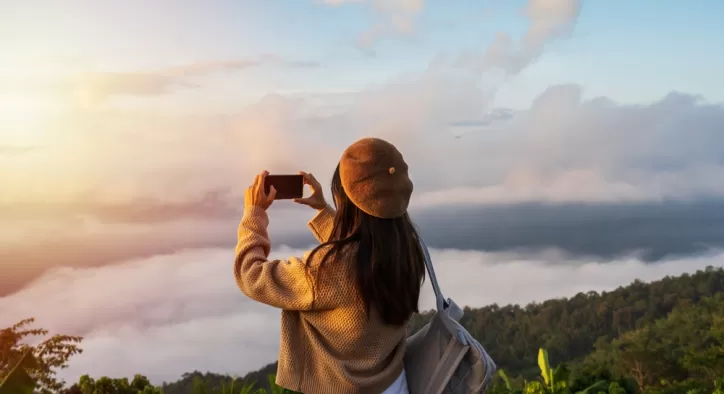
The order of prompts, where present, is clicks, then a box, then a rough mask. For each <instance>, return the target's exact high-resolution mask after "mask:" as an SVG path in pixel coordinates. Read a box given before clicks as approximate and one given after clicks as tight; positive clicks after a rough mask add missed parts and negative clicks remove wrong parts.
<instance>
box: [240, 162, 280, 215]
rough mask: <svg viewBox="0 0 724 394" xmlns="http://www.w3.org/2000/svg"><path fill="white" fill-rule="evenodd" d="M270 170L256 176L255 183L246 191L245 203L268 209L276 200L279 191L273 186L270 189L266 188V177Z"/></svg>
mask: <svg viewBox="0 0 724 394" xmlns="http://www.w3.org/2000/svg"><path fill="white" fill-rule="evenodd" d="M267 175H269V171H264V172H262V173H261V174H258V175H257V176H256V177H255V178H254V183H253V184H252V185H251V186H250V187H249V188H247V189H246V191H245V192H244V205H245V206H256V207H260V208H262V209H264V210H266V209H268V208H269V207H270V206H271V205H272V203H273V202H274V198H275V197H276V194H277V191H276V188H274V186H271V187H270V188H269V189H268V191H267V190H265V189H266V188H265V184H266V178H267Z"/></svg>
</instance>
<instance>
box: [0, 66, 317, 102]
mask: <svg viewBox="0 0 724 394" xmlns="http://www.w3.org/2000/svg"><path fill="white" fill-rule="evenodd" d="M262 66H265V67H284V68H293V69H304V68H314V67H319V66H320V64H319V63H318V62H314V61H298V60H290V59H286V58H284V57H281V56H278V55H273V54H266V55H261V56H259V57H256V58H250V59H241V60H228V61H208V62H198V63H190V64H184V65H180V66H173V67H167V68H161V69H157V70H152V71H94V72H80V73H74V74H63V75H56V76H45V77H37V76H25V77H22V78H4V79H0V92H3V93H8V92H18V93H22V94H28V93H31V92H36V93H46V94H47V93H49V94H62V95H71V96H74V97H75V98H76V99H77V100H80V101H81V102H83V103H86V104H91V103H95V104H97V103H101V102H104V101H105V100H107V99H108V98H111V97H115V96H138V97H145V96H160V95H165V94H168V93H171V92H173V91H175V90H177V89H183V88H187V89H189V88H197V87H199V85H198V83H195V82H193V78H195V77H203V76H208V75H212V74H218V73H231V72H239V71H242V70H246V69H250V68H255V67H262Z"/></svg>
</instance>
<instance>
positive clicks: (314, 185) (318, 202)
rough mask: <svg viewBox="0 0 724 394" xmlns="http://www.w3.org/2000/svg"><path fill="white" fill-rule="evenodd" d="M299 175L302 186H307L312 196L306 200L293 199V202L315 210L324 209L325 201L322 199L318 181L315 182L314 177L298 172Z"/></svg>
mask: <svg viewBox="0 0 724 394" xmlns="http://www.w3.org/2000/svg"><path fill="white" fill-rule="evenodd" d="M299 175H301V176H302V178H304V184H306V185H309V187H310V188H311V189H312V195H311V196H309V197H306V198H295V199H294V200H293V201H294V202H296V203H298V204H302V205H307V206H310V207H312V208H314V209H316V210H320V209H323V208H324V207H326V206H327V201H326V200H325V199H324V192H322V185H320V184H319V181H317V179H316V178H315V177H314V175H312V174H307V173H306V172H304V171H299Z"/></svg>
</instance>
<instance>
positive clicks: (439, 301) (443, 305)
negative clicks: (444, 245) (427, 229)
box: [417, 230, 450, 312]
mask: <svg viewBox="0 0 724 394" xmlns="http://www.w3.org/2000/svg"><path fill="white" fill-rule="evenodd" d="M417 234H418V240H419V241H420V247H421V248H422V252H423V253H424V254H425V268H426V269H427V276H429V277H430V283H432V290H433V291H434V292H435V304H436V306H437V310H438V312H442V311H444V310H445V309H447V308H448V306H450V304H449V303H448V302H447V301H446V300H445V297H443V295H442V291H441V290H440V284H439V283H437V276H435V268H434V267H433V266H432V259H431V258H430V251H428V250H427V245H425V241H423V240H422V236H420V230H417Z"/></svg>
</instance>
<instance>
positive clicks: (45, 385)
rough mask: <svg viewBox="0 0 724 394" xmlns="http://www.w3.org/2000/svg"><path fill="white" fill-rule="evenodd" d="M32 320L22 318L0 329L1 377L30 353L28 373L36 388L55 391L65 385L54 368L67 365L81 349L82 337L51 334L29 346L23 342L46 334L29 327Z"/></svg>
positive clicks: (44, 392)
mask: <svg viewBox="0 0 724 394" xmlns="http://www.w3.org/2000/svg"><path fill="white" fill-rule="evenodd" d="M34 322H35V319H33V318H29V319H24V320H22V321H20V322H18V323H17V324H15V325H13V326H12V327H9V328H5V329H2V330H0V379H4V378H5V377H6V376H7V375H8V374H9V373H10V371H11V370H12V368H13V367H14V366H15V365H16V364H17V363H18V362H19V361H20V360H21V358H22V357H23V356H24V355H25V354H26V353H28V352H30V353H31V354H32V355H33V358H34V359H35V362H36V363H35V365H34V366H33V367H32V368H28V369H27V373H28V375H29V376H30V377H31V378H32V379H33V380H34V381H35V382H36V391H37V392H39V393H41V394H51V393H57V392H58V391H59V390H61V389H62V388H63V386H64V385H65V382H64V381H63V380H61V379H59V378H57V376H56V373H57V370H59V369H64V368H66V367H67V366H68V360H69V359H70V358H71V357H72V356H73V355H76V354H79V353H81V352H82V350H81V348H80V347H79V344H80V342H81V341H82V339H83V338H82V337H78V336H70V335H54V336H52V337H50V338H47V339H45V340H42V341H41V342H40V343H39V344H37V345H29V344H27V343H25V341H28V340H29V339H32V338H36V337H44V336H46V335H48V331H47V330H44V329H42V328H30V326H31V325H32V324H33V323H34Z"/></svg>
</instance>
